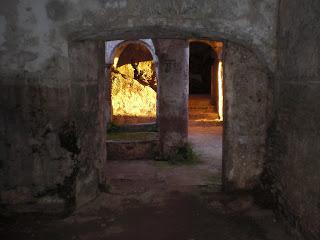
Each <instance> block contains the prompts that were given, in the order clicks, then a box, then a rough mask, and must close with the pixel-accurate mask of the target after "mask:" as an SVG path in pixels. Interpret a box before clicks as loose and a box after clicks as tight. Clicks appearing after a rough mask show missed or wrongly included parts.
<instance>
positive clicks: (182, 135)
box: [154, 39, 189, 157]
mask: <svg viewBox="0 0 320 240" xmlns="http://www.w3.org/2000/svg"><path fill="white" fill-rule="evenodd" d="M154 44H155V48H156V53H157V55H158V58H159V81H158V85H159V86H158V87H159V115H158V124H159V131H160V150H161V154H162V156H163V157H166V156H168V155H170V154H171V153H172V152H173V151H174V150H175V148H176V147H178V146H181V145H183V144H184V143H185V142H186V141H187V137H188V96H189V43H188V41H187V40H180V39H179V40H178V39H157V40H155V41H154Z"/></svg>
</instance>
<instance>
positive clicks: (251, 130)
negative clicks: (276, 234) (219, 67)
mask: <svg viewBox="0 0 320 240" xmlns="http://www.w3.org/2000/svg"><path fill="white" fill-rule="evenodd" d="M224 62H225V63H224V89H225V95H224V99H225V103H224V106H225V109H224V136H223V144H224V145H223V160H222V164H223V182H224V188H225V189H226V190H229V191H230V190H245V191H247V190H252V189H254V188H255V187H257V185H258V184H259V179H260V176H261V173H262V172H263V169H264V163H265V158H266V139H267V128H268V125H269V123H270V119H271V116H272V112H271V100H272V85H271V81H272V78H271V76H272V75H271V73H270V72H269V71H268V69H267V68H266V67H265V66H264V65H263V64H261V63H260V62H259V60H258V59H257V57H256V55H255V54H254V53H253V52H252V51H250V50H248V49H246V48H244V47H243V46H239V45H234V44H233V43H227V44H226V45H225V61H224Z"/></svg>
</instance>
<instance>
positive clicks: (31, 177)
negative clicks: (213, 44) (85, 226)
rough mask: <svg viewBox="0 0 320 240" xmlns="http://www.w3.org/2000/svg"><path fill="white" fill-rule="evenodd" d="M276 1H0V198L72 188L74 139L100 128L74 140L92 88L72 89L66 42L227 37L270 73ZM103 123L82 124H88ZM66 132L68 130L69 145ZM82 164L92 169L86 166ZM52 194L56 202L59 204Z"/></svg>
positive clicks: (89, 121) (27, 197)
mask: <svg viewBox="0 0 320 240" xmlns="http://www.w3.org/2000/svg"><path fill="white" fill-rule="evenodd" d="M277 1H278V0H261V1H253V0H230V1H224V0H214V1H212V0H203V1H195V0H186V1H185V0H183V1H182V0H177V1H172V0H164V1H158V0H150V1H145V0H130V1H129V0H118V1H114V0H92V1H87V0H72V1H71V0H70V1H66V0H3V1H1V3H0V88H1V102H0V107H1V108H0V111H1V112H0V121H1V122H0V126H1V132H0V158H1V162H0V178H1V180H0V183H1V186H0V188H1V202H10V201H11V200H10V199H13V198H16V199H18V198H19V197H21V199H20V200H21V201H20V202H28V201H29V200H30V199H31V200H32V201H33V199H34V198H35V197H37V196H40V197H41V196H47V195H48V194H49V195H50V194H51V193H52V191H51V189H53V188H57V187H58V189H60V190H61V189H62V191H60V192H61V194H62V195H63V194H65V193H66V192H72V191H73V190H74V189H70V188H68V187H70V184H67V185H66V184H64V182H65V181H66V182H69V180H70V178H69V177H70V176H72V178H71V179H73V177H74V175H72V173H73V172H74V171H73V170H74V168H73V166H74V160H73V159H72V155H73V154H76V153H77V152H78V150H79V149H78V144H79V142H80V143H81V145H82V146H85V145H86V144H88V145H92V144H96V146H99V144H100V141H101V139H100V137H99V136H98V135H99V133H98V132H95V134H93V133H90V134H93V135H94V136H92V135H90V136H91V138H87V137H83V138H77V135H75V131H76V130H75V129H77V127H73V125H72V124H71V123H72V121H70V118H73V117H74V115H73V112H72V109H73V108H74V107H75V106H74V105H73V103H74V101H79V102H80V104H83V107H84V108H85V109H86V111H85V112H86V115H88V112H90V111H89V110H88V106H89V105H88V102H87V100H88V98H89V97H90V96H91V97H92V95H93V93H94V91H95V90H94V88H96V87H97V86H93V85H92V86H90V87H89V85H90V83H89V82H86V81H82V83H80V84H78V85H79V86H78V87H77V89H79V94H77V95H74V93H72V95H71V92H73V91H74V87H75V85H74V84H72V81H71V80H72V79H73V78H72V76H71V72H70V67H69V64H70V56H69V53H70V52H69V47H70V44H71V43H72V41H73V40H79V39H87V38H92V39H98V38H101V39H103V40H112V39H129V38H130V39H134V38H136V39H141V38H151V37H163V38H165V37H167V38H192V37H208V38H225V39H230V40H233V41H235V42H241V43H242V44H244V45H246V46H250V47H251V48H252V49H254V50H255V52H256V53H257V54H258V56H259V57H260V59H264V60H265V61H266V62H267V63H270V68H271V69H272V68H273V65H272V63H273V59H274V58H275V54H274V53H275V46H274V45H275V16H276V13H277ZM71 45H72V44H71ZM89 55H90V54H89V53H88V56H89ZM89 59H90V58H89ZM82 78H83V76H82ZM80 86H81V87H82V88H80ZM86 87H88V88H90V89H91V90H88V89H86ZM80 93H81V94H80ZM77 97H79V98H78V100H77ZM86 104H87V105H86ZM90 104H91V103H90ZM96 107H98V105H96ZM96 110H97V109H96V108H94V109H93V112H94V115H95V116H97V112H96ZM87 111H88V112H87ZM99 116H100V115H99ZM65 122H67V123H69V124H67V125H65ZM70 122H71V123H70ZM75 122H76V123H79V122H80V121H78V120H76V121H75ZM102 122H103V121H102V120H101V122H99V123H98V122H97V119H96V118H92V119H90V118H88V119H87V120H86V123H87V126H92V125H94V124H102ZM80 127H81V128H85V127H86V126H84V125H82V124H80ZM93 129H94V131H96V130H97V128H93ZM81 130H82V129H81ZM61 136H62V138H61ZM63 136H68V137H69V136H70V141H71V147H70V148H69V147H66V146H67V145H68V144H66V142H64V140H63ZM94 141H96V142H94ZM97 149H98V150H99V153H98V154H99V159H100V157H101V156H102V155H103V154H105V153H104V152H103V148H102V147H97ZM97 149H96V150H97ZM98 150H97V151H98ZM90 151H93V149H90V150H88V152H90ZM83 154H84V153H83ZM93 156H94V157H96V155H92V156H89V155H87V156H86V157H85V156H84V158H87V159H86V160H83V161H82V160H81V162H83V163H84V165H85V163H89V162H90V160H93V158H94V157H93ZM88 168H89V169H90V171H88V173H89V172H90V173H91V172H92V171H91V170H92V167H91V164H88ZM84 169H85V168H84ZM84 172H85V171H84ZM40 182H41V184H40V185H38V183H40ZM61 186H67V188H63V187H62V188H61ZM72 186H73V187H74V185H72ZM47 190H48V191H47ZM49 190H50V191H49ZM51 195H52V194H51ZM73 196H74V195H73ZM90 196H91V194H90ZM66 197H68V198H69V196H66ZM59 199H60V198H57V200H54V201H56V202H57V203H59V204H60V202H59V201H60V200H59ZM44 201H47V200H44ZM48 201H51V202H52V201H53V200H52V198H51V199H50V200H48Z"/></svg>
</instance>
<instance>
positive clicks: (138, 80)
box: [111, 59, 157, 124]
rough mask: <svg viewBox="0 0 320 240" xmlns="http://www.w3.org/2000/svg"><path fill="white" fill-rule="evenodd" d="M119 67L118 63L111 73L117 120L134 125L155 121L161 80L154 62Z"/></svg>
mask: <svg viewBox="0 0 320 240" xmlns="http://www.w3.org/2000/svg"><path fill="white" fill-rule="evenodd" d="M118 60H119V59H115V61H118ZM116 66H117V63H114V66H113V71H112V72H111V81H112V89H111V101H112V111H113V122H114V123H118V124H133V123H145V122H153V121H155V119H156V112H157V110H156V109H157V90H156V87H157V80H156V74H155V67H154V64H153V61H144V62H138V63H134V64H131V63H129V64H125V65H122V66H119V67H116Z"/></svg>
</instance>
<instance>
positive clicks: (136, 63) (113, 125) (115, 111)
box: [106, 39, 159, 160]
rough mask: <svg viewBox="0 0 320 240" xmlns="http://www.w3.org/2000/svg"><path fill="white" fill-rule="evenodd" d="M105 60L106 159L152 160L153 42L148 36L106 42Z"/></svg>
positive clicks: (154, 137)
mask: <svg viewBox="0 0 320 240" xmlns="http://www.w3.org/2000/svg"><path fill="white" fill-rule="evenodd" d="M106 63H107V68H108V69H107V71H106V72H107V73H108V74H107V76H106V77H107V79H106V81H107V83H108V84H107V105H109V106H107V121H108V120H109V124H108V129H107V156H108V160H119V159H121V160H139V159H148V158H150V159H152V158H153V155H154V153H155V152H157V151H158V145H159V144H158V142H159V137H158V130H157V124H156V122H157V112H158V110H157V105H158V104H157V102H158V76H157V71H158V70H157V65H158V64H157V57H156V55H155V50H154V46H153V43H152V41H151V39H139V40H130V41H126V40H117V41H108V42H106ZM108 63H109V64H108ZM108 109H109V111H108Z"/></svg>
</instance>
